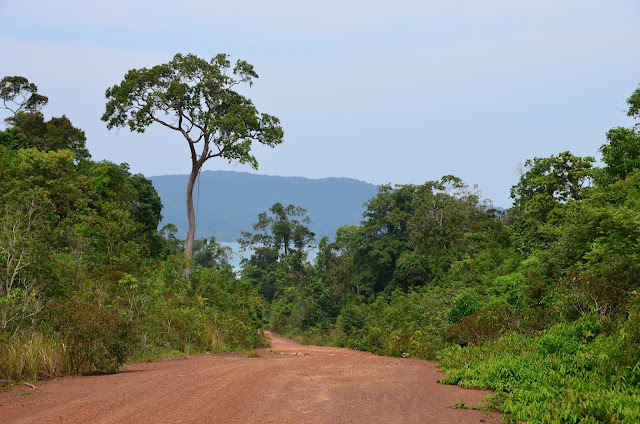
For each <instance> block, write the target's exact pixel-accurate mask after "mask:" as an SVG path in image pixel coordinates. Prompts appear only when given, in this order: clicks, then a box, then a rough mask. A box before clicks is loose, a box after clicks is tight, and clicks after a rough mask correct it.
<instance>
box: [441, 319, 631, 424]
mask: <svg viewBox="0 0 640 424" xmlns="http://www.w3.org/2000/svg"><path fill="white" fill-rule="evenodd" d="M639 324H640V320H639V319H638V313H637V307H636V308H634V309H633V310H632V311H631V313H630V315H629V318H628V320H627V321H626V322H624V323H623V324H622V325H620V326H619V327H617V328H615V329H609V328H608V325H609V323H608V322H606V321H605V320H603V319H601V318H599V317H598V316H596V315H593V314H592V315H585V316H583V317H582V318H580V319H579V320H578V321H576V322H574V323H563V324H558V325H556V326H553V327H551V328H549V329H548V330H546V331H544V332H541V333H540V334H537V335H521V334H510V335H504V336H502V337H500V338H499V339H497V340H495V341H489V342H486V343H484V344H483V345H480V346H467V347H464V348H462V347H460V346H451V347H448V348H446V349H444V350H443V351H441V352H440V356H439V359H440V360H441V363H442V365H441V366H442V371H443V373H444V374H446V375H447V376H448V377H447V378H446V379H444V380H442V381H441V382H442V383H446V384H457V385H459V386H462V387H468V388H480V389H491V390H494V391H495V392H496V393H495V395H493V396H491V397H490V398H489V399H488V400H489V405H490V406H491V407H493V408H497V409H498V410H500V411H503V412H504V415H503V419H505V420H506V421H507V422H518V421H520V420H526V422H529V423H536V422H544V423H551V422H558V423H637V422H640V337H639V336H640V326H639Z"/></svg>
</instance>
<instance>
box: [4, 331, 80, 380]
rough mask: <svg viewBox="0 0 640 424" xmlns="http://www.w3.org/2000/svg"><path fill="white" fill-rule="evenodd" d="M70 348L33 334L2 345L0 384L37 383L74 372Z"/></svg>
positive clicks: (55, 340) (54, 339)
mask: <svg viewBox="0 0 640 424" xmlns="http://www.w3.org/2000/svg"><path fill="white" fill-rule="evenodd" d="M72 369H73V368H72V366H71V363H70V361H69V355H68V352H67V347H66V345H65V344H64V343H63V342H62V341H61V340H59V339H58V338H57V337H55V336H47V335H44V334H42V333H40V332H37V331H33V332H31V333H28V334H24V335H22V336H20V337H17V338H15V339H13V340H2V343H0V383H5V384H6V383H9V382H11V381H23V380H29V381H35V380H43V379H47V378H53V377H59V376H62V375H68V374H70V373H71V372H72Z"/></svg>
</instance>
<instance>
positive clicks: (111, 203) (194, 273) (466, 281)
mask: <svg viewBox="0 0 640 424" xmlns="http://www.w3.org/2000/svg"><path fill="white" fill-rule="evenodd" d="M0 89H1V90H2V91H1V94H2V99H3V100H4V104H5V106H6V105H13V104H15V105H16V107H14V108H9V107H7V110H8V111H9V112H10V116H9V118H8V119H7V121H6V123H7V125H6V128H5V129H4V130H3V131H0V181H1V182H2V183H1V184H0V260H1V265H0V379H1V380H2V381H3V382H10V381H20V380H35V379H41V378H49V377H54V376H59V375H66V374H81V373H89V372H95V371H99V372H113V371H117V369H118V367H119V366H121V365H122V364H123V363H125V361H131V360H142V359H152V358H155V357H158V356H162V355H167V354H184V353H190V352H204V351H212V352H220V351H231V350H248V351H249V352H252V349H254V348H258V347H261V346H264V345H265V343H266V340H265V337H264V335H263V333H262V328H263V327H268V328H269V329H271V330H273V331H275V332H278V333H281V334H286V335H289V336H292V337H294V338H296V339H298V340H301V341H304V342H308V343H315V344H325V345H334V346H343V347H348V348H352V349H358V350H366V351H370V352H374V353H377V354H382V355H390V356H399V357H415V358H423V359H430V360H439V361H440V362H441V364H442V370H443V372H444V373H445V374H446V376H447V378H446V379H444V380H443V383H447V384H458V385H461V386H464V387H478V388H488V389H492V390H494V391H495V392H496V393H495V395H494V396H492V397H491V399H490V400H489V403H488V405H487V407H488V408H491V409H494V410H499V411H502V412H504V413H505V415H504V418H505V419H506V420H507V421H511V422H516V421H519V420H526V421H528V422H568V423H574V422H575V423H578V422H581V423H590V422H593V423H596V422H607V423H608V422H620V423H632V422H638V421H640V294H639V293H638V290H639V289H640V126H639V125H640V124H636V125H635V126H633V127H630V128H624V127H618V128H614V129H612V130H610V131H609V132H608V134H607V136H606V142H605V143H604V144H603V145H602V147H601V148H600V149H599V151H598V152H594V155H595V154H596V153H599V154H600V155H601V160H602V162H601V164H602V166H600V167H597V166H595V164H596V161H595V158H594V157H577V156H575V155H573V154H572V153H570V152H560V153H558V154H556V155H552V156H550V157H548V158H533V159H531V160H528V161H527V162H526V163H525V164H524V167H523V170H522V174H521V177H520V180H519V182H518V183H517V184H516V185H515V186H514V187H513V188H512V189H511V197H512V199H513V206H512V207H511V208H509V209H507V210H502V209H497V208H494V206H493V205H492V204H491V202H490V201H489V200H487V199H483V198H482V196H481V193H480V192H479V191H478V190H477V188H476V187H473V186H469V185H468V184H467V183H465V182H464V181H462V180H461V179H459V178H457V177H455V176H452V175H447V176H444V177H442V178H441V179H439V180H437V181H428V182H426V183H425V184H422V185H396V186H390V185H383V186H380V187H379V190H378V193H377V194H376V195H375V196H374V197H372V198H371V199H370V200H369V201H368V202H367V203H366V204H365V209H366V210H365V212H364V214H363V220H362V222H361V224H360V225H351V226H344V227H341V228H340V229H338V231H337V232H336V234H335V236H334V237H333V238H331V239H330V238H329V237H326V236H324V237H319V236H317V235H316V234H313V233H312V232H311V231H310V230H309V227H308V225H309V223H310V218H311V217H309V216H308V214H307V211H306V210H305V209H304V208H303V206H304V205H283V204H280V203H276V204H274V205H273V206H271V207H270V208H269V210H267V211H264V212H261V213H260V214H258V215H257V216H256V222H255V224H254V225H253V227H252V228H251V229H247V230H248V231H245V232H243V233H242V237H241V239H240V240H239V243H240V244H241V245H242V247H243V248H245V249H249V250H250V251H251V252H252V253H251V255H250V257H248V258H247V259H245V260H244V262H243V264H242V270H241V272H240V273H238V274H236V272H235V271H234V270H233V269H232V268H231V266H230V265H229V263H228V260H229V254H230V252H229V250H228V249H226V248H223V247H221V246H220V245H219V244H218V243H216V241H215V239H214V238H212V237H211V238H207V239H201V240H194V242H193V253H192V254H191V253H188V254H186V255H185V253H184V252H185V246H184V242H183V241H182V240H179V239H177V238H176V233H177V228H176V227H175V226H173V225H167V226H165V227H164V228H162V229H160V230H158V228H157V227H158V224H159V222H160V220H161V209H162V204H161V200H160V198H159V197H158V195H157V192H156V191H155V189H154V188H153V186H152V184H151V183H150V181H149V180H148V179H146V178H145V177H144V176H142V175H139V174H138V175H134V174H131V173H130V172H129V169H128V166H127V165H126V164H120V165H117V164H113V163H110V162H106V161H101V162H95V161H92V160H91V156H90V153H89V152H88V150H87V149H86V146H85V135H84V133H83V132H82V131H81V130H80V129H78V128H75V127H74V126H73V125H72V124H71V121H70V120H69V119H68V118H67V117H65V116H63V117H60V118H51V119H49V120H45V118H44V115H43V114H42V112H41V108H42V107H43V106H44V105H46V103H47V101H48V99H47V98H46V97H44V96H42V95H40V94H38V93H37V89H36V87H35V86H34V85H33V84H31V83H29V82H28V81H26V80H25V79H24V78H20V77H7V78H5V79H3V80H2V85H0ZM120 100H123V99H120ZM123 101H124V100H123ZM628 105H629V109H628V115H629V116H630V117H632V118H635V119H638V118H640V89H638V90H636V91H635V92H634V93H633V94H632V95H631V97H630V98H629V99H628ZM145 122H146V121H145ZM278 134H280V133H278ZM245 147H246V145H245ZM487 166H489V164H488V165H487ZM206 219H215V217H206ZM312 249H317V255H316V257H315V260H314V261H313V263H312V262H311V261H310V260H309V253H310V251H311V250H312ZM187 250H190V249H187ZM185 270H191V271H190V272H185Z"/></svg>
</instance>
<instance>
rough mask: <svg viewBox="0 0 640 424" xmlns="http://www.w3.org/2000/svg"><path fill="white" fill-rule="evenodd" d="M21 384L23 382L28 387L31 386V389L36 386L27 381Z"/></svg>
mask: <svg viewBox="0 0 640 424" xmlns="http://www.w3.org/2000/svg"><path fill="white" fill-rule="evenodd" d="M22 384H24V385H25V386H29V387H31V388H32V389H35V388H36V386H34V385H33V384H31V383H27V382H26V381H25V382H24V383H22Z"/></svg>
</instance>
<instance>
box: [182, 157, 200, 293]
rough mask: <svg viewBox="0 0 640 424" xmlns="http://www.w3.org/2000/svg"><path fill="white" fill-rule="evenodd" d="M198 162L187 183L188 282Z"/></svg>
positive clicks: (186, 256)
mask: <svg viewBox="0 0 640 424" xmlns="http://www.w3.org/2000/svg"><path fill="white" fill-rule="evenodd" d="M198 165H199V164H198V163H197V162H194V163H193V166H192V167H191V174H189V181H188V182H187V219H188V220H189V229H188V230H187V238H186V240H185V241H184V256H185V259H186V264H185V267H184V278H186V280H187V281H190V279H191V257H192V256H193V244H194V241H195V236H196V213H195V211H194V209H193V186H194V185H195V183H196V178H198V172H199V171H200V166H198Z"/></svg>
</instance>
